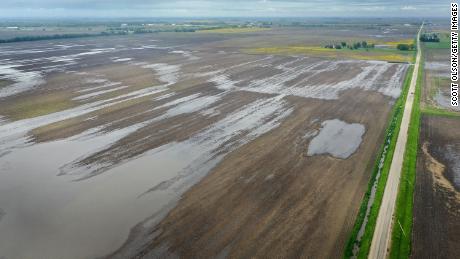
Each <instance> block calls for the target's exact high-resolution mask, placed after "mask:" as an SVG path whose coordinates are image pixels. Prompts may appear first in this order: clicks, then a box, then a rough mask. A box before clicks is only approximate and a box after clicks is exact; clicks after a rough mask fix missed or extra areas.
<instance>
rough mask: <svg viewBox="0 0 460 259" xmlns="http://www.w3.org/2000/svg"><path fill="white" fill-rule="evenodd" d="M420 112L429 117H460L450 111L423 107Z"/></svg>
mask: <svg viewBox="0 0 460 259" xmlns="http://www.w3.org/2000/svg"><path fill="white" fill-rule="evenodd" d="M420 112H421V113H423V114H428V115H435V116H444V117H460V114H459V113H458V112H453V111H448V110H444V109H440V108H436V107H423V108H421V109H420Z"/></svg>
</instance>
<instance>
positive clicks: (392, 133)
mask: <svg viewBox="0 0 460 259" xmlns="http://www.w3.org/2000/svg"><path fill="white" fill-rule="evenodd" d="M413 60H415V56H414V57H413ZM413 68H414V67H413V65H411V66H410V67H409V69H408V70H407V73H406V77H405V79H404V83H403V91H402V94H401V96H400V97H399V98H398V99H397V100H396V103H395V105H394V106H393V109H392V111H391V115H390V119H389V124H388V127H387V129H386V134H385V141H384V142H383V144H382V146H381V147H380V150H379V153H378V156H377V159H376V161H375V165H374V168H373V171H372V175H371V179H370V181H369V184H368V188H367V191H366V193H365V195H364V198H363V201H362V203H361V207H360V209H359V212H358V216H357V218H356V222H355V225H354V227H353V230H352V232H351V235H350V238H349V240H348V242H347V244H346V247H345V253H344V258H351V257H356V258H362V259H365V258H367V256H368V254H369V250H370V246H371V243H372V237H373V234H374V229H375V225H376V221H377V217H378V214H379V209H380V205H381V202H382V198H383V193H384V190H385V184H386V181H387V178H388V173H389V171H390V166H391V161H392V159H393V153H394V150H395V147H396V141H397V139H398V134H399V129H400V126H401V120H402V117H403V113H404V105H405V103H406V99H407V94H408V91H409V85H410V82H411V79H412V71H413ZM374 185H376V186H375V194H374V198H373V201H371V203H372V205H371V206H370V209H369V211H368V205H369V201H370V198H371V194H372V189H373V186H374ZM366 214H367V223H365V220H366ZM364 223H365V224H366V225H365V226H364V232H363V233H362V236H361V237H360V238H359V232H360V229H361V228H362V227H363V224H364ZM356 247H358V249H359V250H357V251H354V250H356Z"/></svg>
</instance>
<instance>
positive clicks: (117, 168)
mask: <svg viewBox="0 0 460 259" xmlns="http://www.w3.org/2000/svg"><path fill="white" fill-rule="evenodd" d="M291 33H292V31H291V30H282V29H277V30H275V31H268V32H265V33H256V34H245V35H239V36H238V35H200V34H168V33H166V34H158V35H147V36H145V35H144V36H133V38H130V37H113V38H111V39H112V40H111V41H106V40H103V39H91V38H89V39H87V40H86V41H82V40H77V39H75V40H72V41H65V42H54V41H53V42H37V43H35V44H34V45H32V44H29V43H21V44H18V45H14V46H10V45H8V46H6V47H3V48H5V49H4V51H3V52H1V53H0V60H3V62H5V64H6V65H5V66H4V67H0V72H1V73H3V74H5V75H7V76H9V77H11V78H14V79H15V80H16V81H15V82H14V83H13V84H10V85H8V86H6V90H5V87H2V88H1V89H0V95H2V96H3V97H0V180H1V181H0V208H2V210H3V211H4V216H3V218H2V221H1V223H0V251H1V252H0V257H2V256H3V255H5V256H7V257H13V258H14V257H19V258H35V257H37V256H41V257H43V258H59V257H63V256H64V255H68V256H69V257H70V258H92V257H95V256H103V255H107V254H109V255H110V256H108V257H109V258H132V257H144V258H152V257H153V258H155V257H159V258H165V257H168V256H175V255H177V256H179V257H181V258H219V257H224V256H225V257H228V258H299V257H300V258H339V257H341V255H342V253H343V248H344V245H345V242H346V240H347V238H348V236H349V234H350V231H351V229H352V226H353V224H354V221H355V217H356V214H357V212H358V209H359V206H360V203H361V201H362V197H363V195H364V192H365V190H366V188H367V185H368V181H369V177H370V173H371V170H372V166H373V165H374V162H375V154H376V151H377V150H378V148H379V147H380V143H381V142H382V140H383V134H384V129H385V127H386V122H387V119H388V116H389V112H390V110H391V107H392V104H393V103H394V100H395V98H396V97H397V95H398V93H399V92H400V88H401V84H402V80H403V77H404V75H405V72H406V69H407V64H394V63H386V62H381V61H363V60H343V59H336V60H331V59H323V58H312V57H304V56H302V57H299V56H274V55H249V54H246V53H244V52H241V51H240V49H241V48H242V47H251V46H256V45H257V42H261V41H262V40H266V39H270V38H275V39H273V42H272V43H276V42H278V41H282V40H283V39H285V38H286V37H287V36H288V35H290V34H291ZM315 33H316V34H315V37H313V39H312V41H313V42H315V41H317V40H321V32H320V31H319V30H315ZM342 33H344V32H342ZM355 33H357V35H361V34H362V33H361V32H355ZM322 37H323V38H322V40H325V39H329V38H330V37H333V35H332V34H331V33H330V32H325V34H324V35H323V36H322ZM307 38H308V37H307V36H306V35H304V34H302V35H299V36H296V37H293V39H292V42H296V41H298V42H301V41H302V40H305V39H307ZM246 43H248V45H245V44H246ZM0 47H1V46H0ZM32 47H33V48H32ZM327 121H335V122H340V125H342V126H343V127H346V126H348V125H354V126H351V128H353V127H358V128H359V129H360V133H359V135H358V136H355V137H354V138H352V139H350V142H352V143H348V142H347V139H346V138H344V137H343V135H342V138H341V140H340V141H339V142H340V143H339V144H337V145H340V146H341V147H343V148H344V150H351V151H350V152H345V153H344V154H340V155H339V156H334V155H333V154H330V152H329V153H328V152H327V150H329V149H330V148H331V147H334V146H335V145H334V143H332V144H331V143H330V142H328V143H323V142H324V138H318V140H317V142H318V143H316V144H315V146H316V147H317V150H320V151H321V150H326V152H320V153H319V155H318V154H316V153H315V152H313V153H312V154H315V155H312V154H310V155H309V154H308V150H309V146H310V143H311V141H312V139H314V138H315V137H316V136H317V135H318V132H321V129H322V127H324V125H325V124H324V123H325V122H327ZM333 132H335V131H333ZM325 134H326V135H327V133H325ZM322 145H323V146H324V148H322ZM43 154H47V155H48V154H49V156H52V157H53V159H36V158H37V157H41V156H42V155H43ZM24 157H26V158H27V163H21V162H20V161H21V160H22V159H24ZM337 157H339V158H337ZM11 161H12V162H11ZM31 168H32V169H33V170H32V169H31ZM35 169H36V170H35ZM31 179H33V180H31ZM37 182H39V183H40V184H37ZM9 186H19V187H18V188H12V187H9ZM37 186H46V188H45V187H44V188H37ZM16 204H18V206H16ZM30 204H34V205H33V206H30ZM35 207H40V208H46V210H32V209H31V208H35ZM25 211H26V212H25ZM24 213H25V214H26V216H25V215H24ZM16 215H17V216H16ZM23 219H24V220H25V219H31V221H32V222H33V223H34V224H35V223H36V222H40V224H38V223H37V224H36V227H35V228H36V229H37V231H34V232H33V233H31V231H30V229H28V228H27V227H20V226H25V223H24V221H22V220H23ZM153 219H154V220H153ZM41 222H43V224H42V223H41ZM101 222H103V224H102V223H101ZM60 226H66V227H65V228H62V227H60ZM130 229H131V234H130V235H129V236H128V233H130V231H129V230H130ZM41 233H44V234H41ZM39 234H40V235H39ZM38 236H40V238H38ZM11 237H14V238H11ZM126 240H127V241H126ZM125 241H126V242H125ZM123 243H124V244H123ZM19 244H21V245H19ZM22 244H24V247H28V248H29V249H23V247H22V246H23V245H22ZM75 244H77V245H75ZM3 251H5V252H3ZM2 253H4V254H2Z"/></svg>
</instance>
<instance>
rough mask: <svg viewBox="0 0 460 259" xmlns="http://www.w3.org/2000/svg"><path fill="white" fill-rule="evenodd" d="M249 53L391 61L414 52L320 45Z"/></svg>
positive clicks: (408, 59)
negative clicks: (330, 47) (350, 48)
mask: <svg viewBox="0 0 460 259" xmlns="http://www.w3.org/2000/svg"><path fill="white" fill-rule="evenodd" d="M244 52H246V53H249V54H273V55H306V56H312V57H326V58H343V59H361V60H382V61H389V62H410V60H411V53H412V52H401V51H398V50H386V51H385V50H379V49H369V50H364V49H363V50H349V49H329V48H323V47H319V46H278V47H265V48H251V49H245V50H244Z"/></svg>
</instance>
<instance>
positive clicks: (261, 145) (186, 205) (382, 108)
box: [115, 91, 389, 258]
mask: <svg viewBox="0 0 460 259" xmlns="http://www.w3.org/2000/svg"><path fill="white" fill-rule="evenodd" d="M290 102H292V103H293V105H295V108H296V109H295V112H294V114H292V116H290V117H289V119H288V120H286V121H285V122H284V123H283V124H282V126H281V127H280V128H279V129H277V130H274V131H272V132H270V133H269V134H266V135H264V136H263V137H260V138H259V139H257V140H255V141H253V142H251V143H249V144H247V145H245V146H243V147H242V148H240V149H238V150H237V151H235V152H232V153H231V154H230V155H229V156H228V157H227V158H226V159H225V160H224V161H222V162H221V163H220V164H219V165H218V166H217V167H216V168H215V169H213V170H212V171H211V172H210V174H209V175H208V176H207V177H206V178H205V179H204V180H202V181H201V182H200V183H198V184H197V185H195V186H194V187H192V188H191V189H190V191H188V192H187V193H186V194H185V195H184V197H183V199H182V200H181V201H180V202H179V204H178V205H177V206H176V207H175V208H174V209H173V210H172V211H171V212H170V213H169V215H168V216H167V217H166V218H165V219H164V220H163V221H162V222H161V223H160V224H159V225H158V226H157V227H156V228H155V229H154V230H153V231H154V233H160V235H159V236H158V237H157V238H155V239H154V240H153V241H152V242H151V243H150V244H149V245H148V246H147V247H146V248H144V249H141V251H139V253H138V256H139V257H145V258H150V256H153V255H155V256H158V257H159V258H162V257H168V256H172V255H177V256H179V257H181V258H219V256H223V255H226V256H227V258H339V257H340V256H341V255H342V251H343V250H342V249H343V247H344V245H345V242H346V240H347V238H348V234H349V231H350V229H351V228H352V226H353V223H354V218H355V216H356V213H357V209H358V207H359V204H360V201H361V198H362V195H363V193H364V190H365V188H366V183H367V181H368V180H369V173H368V172H370V168H371V166H372V164H373V163H372V161H373V160H374V154H375V151H376V149H377V148H378V145H375V143H376V142H377V143H378V142H379V141H380V140H382V133H383V132H382V131H381V129H382V128H383V127H384V124H385V120H383V119H381V118H385V117H386V116H388V112H389V107H388V106H387V105H386V100H384V99H381V98H379V96H378V95H377V94H370V93H359V92H358V91H348V92H347V93H346V94H345V96H344V98H343V99H340V101H331V102H327V104H326V103H323V102H318V101H317V100H314V99H311V100H308V101H304V100H302V99H301V98H290ZM323 104H324V105H323ZM377 114H379V116H375V115H377ZM327 118H341V119H342V120H344V121H354V122H357V123H362V124H363V125H365V126H366V134H365V137H364V140H363V143H362V144H361V146H360V148H359V149H358V151H357V152H356V153H355V154H353V155H352V156H351V157H350V158H348V159H346V160H343V159H336V158H332V157H330V156H327V155H323V156H316V157H309V156H307V155H306V153H307V147H308V142H309V141H308V140H306V139H304V138H303V135H304V134H305V132H307V131H308V130H309V129H310V128H311V124H312V121H313V124H314V121H315V119H320V120H325V119H327ZM129 246H130V245H129V244H127V245H126V247H127V248H128V247H129ZM165 247H166V248H167V249H164V248H165ZM120 254H123V249H121V250H120V251H118V252H117V253H116V254H115V255H120Z"/></svg>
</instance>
